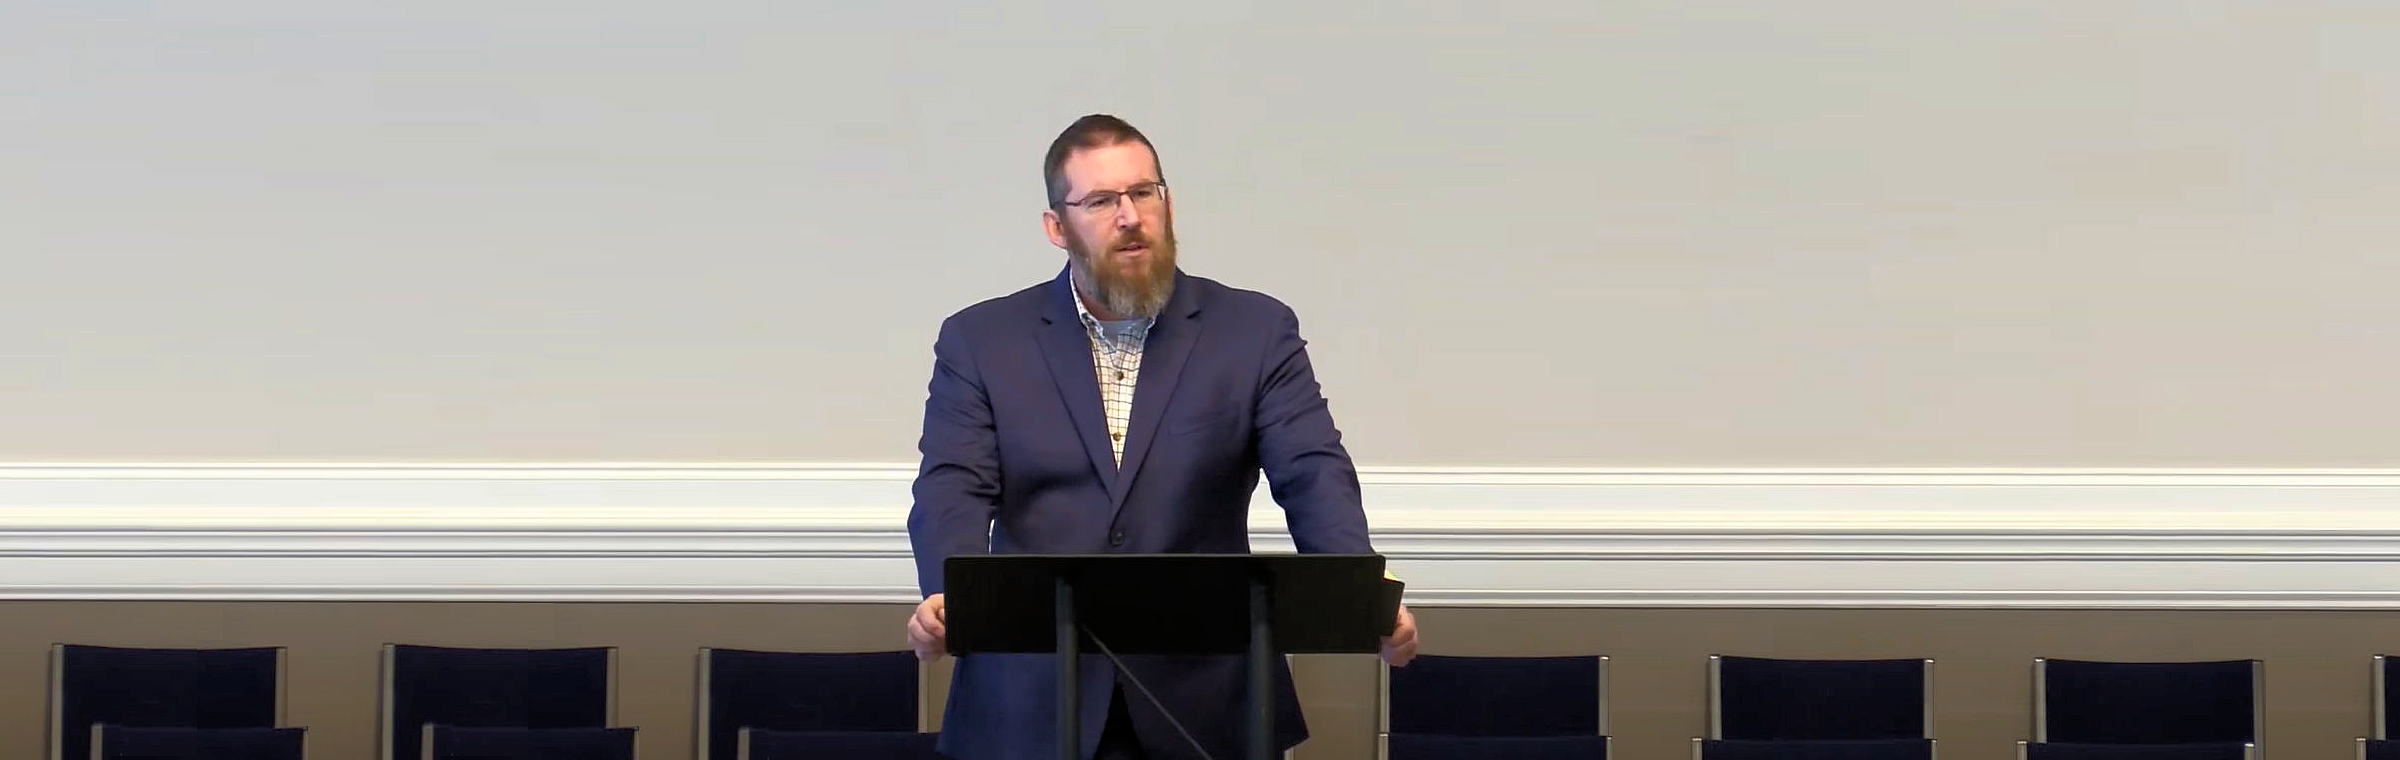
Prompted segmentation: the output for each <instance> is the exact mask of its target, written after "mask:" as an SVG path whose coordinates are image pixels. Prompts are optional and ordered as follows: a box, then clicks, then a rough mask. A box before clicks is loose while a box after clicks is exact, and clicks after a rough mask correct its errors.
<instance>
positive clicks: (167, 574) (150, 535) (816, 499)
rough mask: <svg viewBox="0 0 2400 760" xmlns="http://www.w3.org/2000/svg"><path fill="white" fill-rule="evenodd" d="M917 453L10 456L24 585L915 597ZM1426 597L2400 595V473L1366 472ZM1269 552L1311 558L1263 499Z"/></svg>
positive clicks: (1818, 600) (1371, 514) (1793, 603)
mask: <svg viewBox="0 0 2400 760" xmlns="http://www.w3.org/2000/svg"><path fill="white" fill-rule="evenodd" d="M913 475H914V467H913V465H910V464H906V463H893V464H789V463H726V464H646V463H555V464H506V465H498V464H455V465H445V464H414V463H412V464H384V463H347V464H176V463H155V464H88V465H73V464H10V465H0V598H5V599H61V600H64V599H84V600H328V601H331V600H416V601H468V600H483V601H542V600H548V601H759V602H905V601H910V600H913V599H914V598H915V596H916V593H915V589H914V587H913V580H912V578H913V576H912V573H911V569H910V568H911V566H910V558H909V544H908V535H907V532H906V529H905V526H904V519H905V517H906V515H907V512H908V506H909V492H908V488H909V481H910V479H911V478H912V477H913ZM1359 477H1360V480H1361V482H1362V484H1363V485H1364V487H1365V493H1366V502H1367V512H1368V519H1369V521H1370V522H1371V524H1372V525H1373V528H1374V532H1375V545H1376V547H1377V549H1378V550H1380V551H1382V552H1383V553H1385V554H1387V555H1389V556H1390V557H1391V558H1392V565H1393V569H1394V571H1395V572H1397V573H1398V574H1400V575H1401V576H1402V577H1403V578H1405V579H1407V580H1408V581H1409V583H1410V588H1409V594H1410V600H1411V602H1412V603H1414V604H1418V605H1424V606H1444V605H1446V606H1476V605H1500V606H1646V607H1693V606H1699V607H1741V606H1774V607H1987V608H2075V607H2116V608H2125V607H2134V608H2229V609H2245V608H2247V609H2341V608H2375V609H2400V470H2381V469H2374V470H2368V469H2338V470H2197V469H2175V470H2131V469H2126V470H2079V469H1943V470H1929V469H1906V470H1898V469H1895V470H1871V469H1859V470H1805V469H1772V470H1769V469H1716V470H1711V469H1689V470H1684V469H1649V470H1625V469H1584V468H1532V467H1457V468H1442V467H1370V468H1362V470H1361V471H1360V473H1359ZM1251 526H1252V533H1253V543H1254V544H1255V546H1256V547H1257V548H1258V549H1260V550H1262V551H1274V550H1287V551H1288V550H1289V549H1290V546H1291V543H1290V540H1289V539H1288V537H1286V536H1285V535H1284V534H1283V531H1282V525H1281V512H1280V511H1279V510H1278V509H1276V507H1275V506H1274V502H1273V500H1272V499H1271V498H1270V497H1269V496H1268V495H1267V493H1266V491H1265V489H1264V488H1263V486H1262V488H1261V489H1260V491H1259V493H1258V494H1257V496H1256V498H1255V501H1254V502H1253V507H1252V522H1251Z"/></svg>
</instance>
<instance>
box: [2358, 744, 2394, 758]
mask: <svg viewBox="0 0 2400 760" xmlns="http://www.w3.org/2000/svg"><path fill="white" fill-rule="evenodd" d="M2358 760H2400V741H2393V740H2390V739H2360V740H2358Z"/></svg>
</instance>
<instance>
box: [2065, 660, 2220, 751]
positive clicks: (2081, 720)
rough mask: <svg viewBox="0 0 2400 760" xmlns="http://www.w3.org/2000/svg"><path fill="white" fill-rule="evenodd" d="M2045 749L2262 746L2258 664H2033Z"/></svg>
mask: <svg viewBox="0 0 2400 760" xmlns="http://www.w3.org/2000/svg"><path fill="white" fill-rule="evenodd" d="M2033 685H2034V689H2033V699H2034V703H2033V714H2034V721H2033V736H2034V741H2035V742H2036V743H2040V742H2074V743H2098V744H2179V743H2203V742H2236V743H2238V742H2254V741H2257V740H2258V727H2259V708H2260V699H2259V693H2260V688H2261V687H2262V685H2263V684H2262V680H2261V679H2260V677H2259V663H2258V661H2257V660H2220V661H2210V662H2097V661H2090V660H2053V659H2037V660H2034V661H2033Z"/></svg>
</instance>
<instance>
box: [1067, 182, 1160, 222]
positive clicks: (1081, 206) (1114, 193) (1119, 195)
mask: <svg viewBox="0 0 2400 760" xmlns="http://www.w3.org/2000/svg"><path fill="white" fill-rule="evenodd" d="M1143 188H1151V189H1154V190H1157V191H1158V201H1159V202H1160V203H1162V204H1163V203H1166V202H1167V195H1168V192H1169V191H1168V190H1167V183H1166V182H1164V181H1160V182H1142V183H1138V184H1135V185H1133V186H1132V187H1128V188H1125V189H1123V190H1094V191H1091V192H1088V193H1084V194H1083V197H1082V198H1081V199H1078V200H1072V201H1059V202H1058V205H1059V208H1061V209H1068V208H1071V209H1075V210H1076V211H1077V212H1080V213H1083V214H1085V215H1087V216H1098V215H1099V214H1101V213H1103V209H1105V210H1107V211H1115V210H1117V208H1118V207H1119V206H1122V205H1123V204H1124V202H1125V199H1127V198H1131V197H1133V194H1134V192H1135V191H1138V190H1141V189H1143ZM1100 198H1108V202H1107V203H1105V204H1095V203H1093V201H1096V200H1099V199H1100ZM1141 203H1142V201H1139V200H1136V201H1134V204H1135V205H1137V206H1138V205H1140V204H1141Z"/></svg>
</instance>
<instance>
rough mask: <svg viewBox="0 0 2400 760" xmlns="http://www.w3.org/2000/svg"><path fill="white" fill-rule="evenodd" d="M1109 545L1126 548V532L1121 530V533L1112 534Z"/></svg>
mask: <svg viewBox="0 0 2400 760" xmlns="http://www.w3.org/2000/svg"><path fill="white" fill-rule="evenodd" d="M1108 545H1109V546H1124V545H1125V531H1121V530H1120V531H1117V532H1115V533H1110V534H1108Z"/></svg>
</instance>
